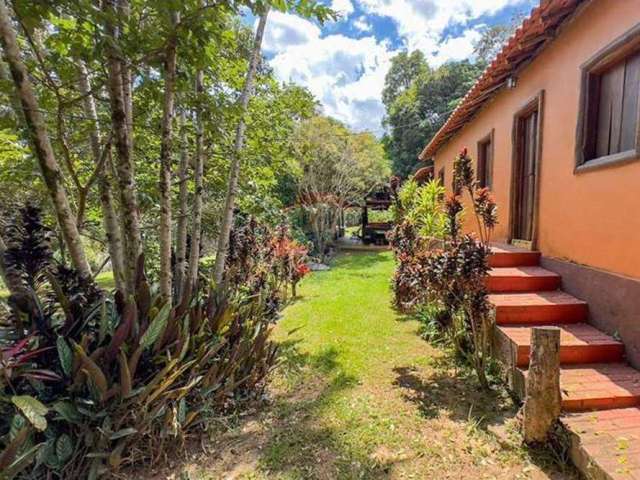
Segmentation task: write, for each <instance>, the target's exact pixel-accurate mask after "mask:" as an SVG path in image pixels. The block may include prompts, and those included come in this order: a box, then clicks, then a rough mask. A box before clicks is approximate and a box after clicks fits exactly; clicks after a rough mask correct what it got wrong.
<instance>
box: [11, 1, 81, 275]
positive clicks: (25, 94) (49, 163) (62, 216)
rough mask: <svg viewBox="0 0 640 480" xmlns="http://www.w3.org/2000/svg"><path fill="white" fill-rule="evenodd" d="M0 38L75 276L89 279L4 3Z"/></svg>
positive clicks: (67, 201)
mask: <svg viewBox="0 0 640 480" xmlns="http://www.w3.org/2000/svg"><path fill="white" fill-rule="evenodd" d="M0 36H1V40H2V46H3V48H4V52H5V57H6V60H7V63H8V64H9V68H10V70H11V76H12V77H13V82H14V85H15V88H16V91H17V94H18V97H19V98H20V102H21V104H22V111H23V113H24V118H25V121H26V124H27V130H28V133H29V136H30V139H31V142H32V145H33V150H34V152H35V155H36V158H37V160H38V163H39V165H40V170H41V173H42V177H43V179H44V182H45V184H46V186H47V190H48V192H49V195H50V198H51V202H52V205H53V207H54V210H55V212H56V217H57V220H58V225H59V226H60V230H61V231H62V235H63V237H64V240H65V243H66V246H67V248H68V250H69V255H70V257H71V260H72V262H73V265H74V267H75V268H76V269H77V270H78V273H79V274H80V275H81V276H82V277H85V278H89V277H90V276H91V268H90V267H89V263H88V262H87V258H86V256H85V252H84V248H83V246H82V241H81V239H80V233H79V232H78V227H77V222H76V217H75V215H74V214H73V212H72V210H71V206H70V204H69V200H68V198H67V192H66V190H65V188H64V184H63V179H62V172H61V170H60V166H59V164H58V161H57V160H56V157H55V155H54V153H53V148H52V146H51V142H50V140H49V134H48V132H47V127H46V125H45V121H44V118H43V116H42V114H41V113H40V106H39V104H38V100H37V99H36V96H35V92H34V89H33V86H32V85H31V81H30V79H29V74H28V71H27V68H26V67H25V65H24V63H23V62H22V60H21V52H20V47H19V45H18V42H17V39H16V34H15V31H14V30H13V28H12V26H11V16H10V14H9V10H8V8H7V6H6V4H5V2H4V0H0Z"/></svg>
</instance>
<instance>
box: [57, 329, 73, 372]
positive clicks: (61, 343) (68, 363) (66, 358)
mask: <svg viewBox="0 0 640 480" xmlns="http://www.w3.org/2000/svg"><path fill="white" fill-rule="evenodd" d="M56 348H57V349H58V358H59V359H60V366H61V367H62V371H63V372H64V373H65V375H67V376H71V372H72V370H73V352H72V351H71V348H69V344H68V343H67V341H66V340H65V339H64V338H62V337H58V339H57V340H56Z"/></svg>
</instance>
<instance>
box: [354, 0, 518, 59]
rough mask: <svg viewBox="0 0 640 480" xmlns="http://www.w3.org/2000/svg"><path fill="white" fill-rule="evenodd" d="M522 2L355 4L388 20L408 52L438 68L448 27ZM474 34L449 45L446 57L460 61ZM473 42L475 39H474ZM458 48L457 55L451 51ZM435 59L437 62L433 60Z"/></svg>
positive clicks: (388, 0)
mask: <svg viewBox="0 0 640 480" xmlns="http://www.w3.org/2000/svg"><path fill="white" fill-rule="evenodd" d="M524 2H526V0H455V1H454V0H359V4H360V7H361V8H362V9H363V10H364V11H365V12H367V13H369V14H375V15H379V16H382V17H388V18H390V19H391V20H392V21H393V22H394V23H395V25H396V27H397V29H398V33H399V35H400V37H401V38H402V40H403V41H404V44H405V46H406V47H407V48H408V49H409V50H415V49H420V50H422V51H423V52H424V53H425V55H426V56H427V59H428V60H429V61H430V63H434V64H438V63H442V62H443V61H445V60H446V55H445V53H446V52H440V50H441V48H442V45H441V43H442V35H443V33H444V31H445V29H446V28H447V27H449V26H451V25H456V24H458V25H465V24H466V23H467V22H469V21H470V20H472V19H474V18H478V17H480V16H482V15H493V14H495V13H497V12H499V11H500V10H502V9H503V8H505V7H507V6H510V5H517V4H521V3H524ZM473 35H476V34H467V33H466V32H465V33H464V34H463V35H462V38H464V43H463V40H458V41H457V43H453V44H451V41H452V40H448V41H445V45H447V44H449V48H448V50H447V52H448V53H455V56H454V57H452V58H461V55H462V52H465V51H468V42H469V41H472V40H473V39H474V36H473ZM476 38H477V36H476ZM456 46H457V47H460V50H459V52H461V53H459V54H458V53H457V51H453V48H454V47H456ZM436 59H437V60H436Z"/></svg>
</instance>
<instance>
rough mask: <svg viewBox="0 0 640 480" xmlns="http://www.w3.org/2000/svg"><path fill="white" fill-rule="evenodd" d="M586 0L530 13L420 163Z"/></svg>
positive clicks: (549, 3)
mask: <svg viewBox="0 0 640 480" xmlns="http://www.w3.org/2000/svg"><path fill="white" fill-rule="evenodd" d="M585 1H586V0H541V2H540V6H538V7H536V8H534V9H533V10H532V11H531V15H530V16H529V18H527V19H526V20H524V22H522V25H520V27H518V29H517V30H516V31H515V33H514V34H513V35H512V36H511V38H510V39H509V40H508V41H507V42H506V43H505V45H504V47H503V48H502V51H500V53H498V55H497V56H496V58H495V59H494V60H493V61H492V62H491V64H490V65H489V66H488V67H487V69H486V70H485V71H484V72H483V73H482V75H481V76H480V78H479V79H478V80H477V81H476V83H474V85H473V86H472V87H471V89H470V90H469V91H468V92H467V94H466V95H465V96H464V97H463V99H462V101H461V102H460V104H459V105H458V107H457V108H456V109H455V110H454V111H453V113H451V115H450V116H449V118H448V119H447V121H446V122H445V124H444V125H443V126H442V128H441V129H440V130H439V131H438V133H436V134H435V136H434V137H433V138H432V139H431V141H430V142H429V144H428V145H427V146H426V147H425V148H424V150H422V153H421V154H420V159H421V160H428V159H429V158H431V157H432V156H433V155H434V154H435V153H436V152H437V151H438V149H439V148H440V147H442V146H443V145H444V144H445V143H446V142H447V140H449V138H451V136H453V135H454V134H455V133H456V132H457V131H458V130H460V129H461V128H462V127H463V126H464V125H465V124H466V123H467V122H468V121H469V120H471V118H472V117H473V116H474V115H475V114H476V113H477V112H478V111H479V110H480V109H481V108H482V107H483V105H484V104H485V103H486V102H488V101H489V100H490V99H491V98H492V97H493V96H494V95H495V94H496V93H497V92H498V91H499V90H500V89H501V88H502V87H503V86H504V84H505V82H506V80H507V79H508V77H509V76H511V75H513V74H515V73H516V72H517V71H518V69H519V68H520V67H521V66H522V65H524V64H525V63H527V62H529V61H531V60H533V59H534V58H535V57H536V56H537V55H538V53H539V52H540V50H541V47H542V46H543V45H544V44H545V43H546V42H547V41H549V40H551V39H552V38H554V36H555V33H556V30H557V29H558V27H560V26H561V25H562V24H563V23H564V22H565V21H566V20H567V19H568V18H569V17H570V16H571V14H573V13H574V12H575V11H576V9H577V8H578V7H579V6H580V4H582V3H585Z"/></svg>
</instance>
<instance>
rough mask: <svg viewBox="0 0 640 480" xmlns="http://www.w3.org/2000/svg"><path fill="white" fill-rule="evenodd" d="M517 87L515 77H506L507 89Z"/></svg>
mask: <svg viewBox="0 0 640 480" xmlns="http://www.w3.org/2000/svg"><path fill="white" fill-rule="evenodd" d="M517 85H518V79H517V78H516V77H507V88H508V89H510V90H512V89H514V88H516V86H517Z"/></svg>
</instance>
